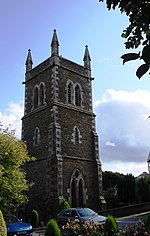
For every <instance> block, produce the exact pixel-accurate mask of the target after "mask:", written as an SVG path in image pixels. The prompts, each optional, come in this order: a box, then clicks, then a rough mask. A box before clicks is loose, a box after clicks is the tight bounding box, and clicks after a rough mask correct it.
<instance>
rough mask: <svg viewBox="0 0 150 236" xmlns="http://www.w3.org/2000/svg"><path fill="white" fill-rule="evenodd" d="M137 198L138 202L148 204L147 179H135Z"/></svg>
mask: <svg viewBox="0 0 150 236" xmlns="http://www.w3.org/2000/svg"><path fill="white" fill-rule="evenodd" d="M136 185H137V196H138V201H139V202H148V201H149V178H148V177H144V178H140V179H137V181H136Z"/></svg>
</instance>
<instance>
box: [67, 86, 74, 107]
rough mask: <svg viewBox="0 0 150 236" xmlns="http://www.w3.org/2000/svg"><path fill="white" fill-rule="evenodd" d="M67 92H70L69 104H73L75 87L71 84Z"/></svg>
mask: <svg viewBox="0 0 150 236" xmlns="http://www.w3.org/2000/svg"><path fill="white" fill-rule="evenodd" d="M67 92H68V103H69V104H72V103H73V85H72V83H71V82H70V83H69V84H68V91H67Z"/></svg>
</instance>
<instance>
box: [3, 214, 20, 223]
mask: <svg viewBox="0 0 150 236" xmlns="http://www.w3.org/2000/svg"><path fill="white" fill-rule="evenodd" d="M4 219H5V222H6V223H14V222H17V221H18V218H17V217H16V216H14V215H4Z"/></svg>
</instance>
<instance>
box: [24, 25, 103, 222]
mask: <svg viewBox="0 0 150 236" xmlns="http://www.w3.org/2000/svg"><path fill="white" fill-rule="evenodd" d="M92 81H93V78H92V77H91V58H90V54H89V50H88V46H86V47H85V52H84V57H83V65H79V64H77V63H76V62H73V61H71V60H69V59H66V58H64V57H62V56H60V54H59V41H58V37H57V33H56V30H54V32H53V36H52V40H51V50H50V57H49V58H47V59H46V60H45V61H43V62H41V63H40V64H39V65H37V66H35V67H33V60H32V55H31V50H28V55H27V59H26V73H25V81H24V82H23V84H24V86H25V93H24V94H25V95H24V116H23V117H22V140H23V141H24V142H25V143H26V145H27V149H28V152H29V155H31V156H34V157H35V158H36V160H35V161H32V162H29V163H27V165H26V173H27V179H29V181H31V182H33V183H34V185H33V187H32V188H31V189H30V191H29V192H28V193H27V194H28V198H29V202H28V204H27V205H26V206H25V215H26V218H30V216H31V212H32V210H37V211H38V213H39V216H40V219H41V220H42V221H47V220H49V219H50V217H54V216H56V214H57V205H58V203H59V201H60V200H61V198H62V197H64V198H65V199H66V200H67V201H68V202H69V203H70V205H71V206H72V207H79V206H80V207H89V208H91V209H93V210H96V211H98V210H100V209H101V200H100V196H101V194H102V170H101V161H100V159H99V145H98V135H97V133H96V125H95V114H94V113H93V106H92Z"/></svg>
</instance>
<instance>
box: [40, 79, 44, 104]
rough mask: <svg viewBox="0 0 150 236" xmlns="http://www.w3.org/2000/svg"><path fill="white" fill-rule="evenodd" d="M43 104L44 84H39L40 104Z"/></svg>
mask: <svg viewBox="0 0 150 236" xmlns="http://www.w3.org/2000/svg"><path fill="white" fill-rule="evenodd" d="M43 104H44V85H43V83H42V84H41V85H40V105H43Z"/></svg>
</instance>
